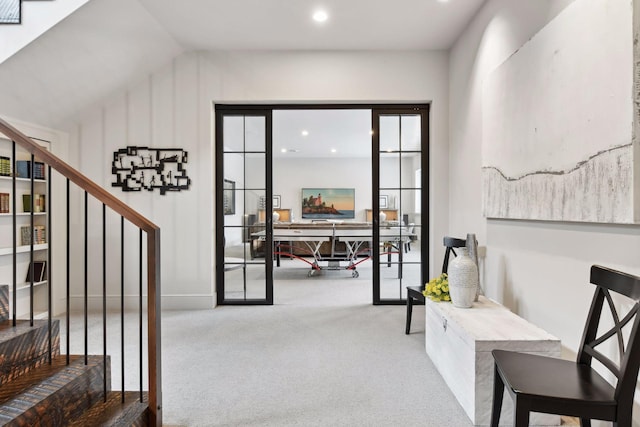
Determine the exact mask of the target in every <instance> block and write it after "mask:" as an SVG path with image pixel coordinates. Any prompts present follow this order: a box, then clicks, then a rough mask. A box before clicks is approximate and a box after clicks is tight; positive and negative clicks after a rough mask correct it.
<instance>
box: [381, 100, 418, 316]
mask: <svg viewBox="0 0 640 427" xmlns="http://www.w3.org/2000/svg"><path fill="white" fill-rule="evenodd" d="M429 107H430V105H429V104H416V105H409V106H407V105H392V106H374V107H373V108H372V109H371V123H372V130H373V135H372V138H371V157H372V159H371V160H372V178H371V179H372V181H371V183H372V191H371V197H372V199H373V201H372V206H371V208H372V215H373V217H372V221H373V225H374V226H373V240H372V241H373V242H379V241H380V205H379V204H378V203H377V202H375V201H376V200H379V196H380V120H379V118H380V116H382V115H400V116H402V115H417V114H418V115H420V118H421V129H420V132H421V135H420V137H421V142H422V144H421V147H420V150H421V156H420V164H421V168H422V170H423V171H426V173H422V174H421V180H422V182H421V183H420V187H421V188H420V191H421V193H420V194H421V199H420V202H421V206H420V212H421V217H422V219H421V222H420V251H421V252H420V256H421V261H422V262H421V265H420V267H421V268H420V281H421V283H425V281H426V280H425V279H426V278H427V277H429V111H430V109H429ZM400 152H402V149H401V147H400ZM403 189H404V190H416V188H413V189H411V188H402V187H400V188H398V189H397V190H398V191H400V192H402V190H403ZM371 249H372V254H373V261H374V267H373V304H374V305H404V304H406V302H407V300H406V298H404V299H403V298H398V299H382V298H380V245H371ZM399 250H400V251H402V250H403V248H402V247H400V248H399ZM398 268H402V265H399V266H398ZM421 283H412V284H411V286H415V285H420V284H421Z"/></svg>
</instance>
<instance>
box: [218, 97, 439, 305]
mask: <svg viewBox="0 0 640 427" xmlns="http://www.w3.org/2000/svg"><path fill="white" fill-rule="evenodd" d="M214 109H215V110H214V111H215V114H214V117H215V129H216V131H215V166H216V173H215V183H214V184H215V200H216V212H215V218H216V225H215V230H214V233H215V235H214V238H215V242H216V285H215V286H216V294H217V303H218V305H273V263H270V262H266V260H269V259H272V257H273V254H272V249H271V248H272V239H273V233H272V226H273V221H272V219H271V216H270V215H266V216H265V221H266V229H267V233H266V234H267V240H266V242H265V267H266V296H267V298H266V299H265V300H225V298H224V226H223V225H224V214H223V210H222V206H223V198H222V182H223V180H224V176H223V175H224V171H223V159H224V155H223V147H222V140H223V135H222V130H223V127H222V126H221V125H220V124H221V123H222V117H223V115H242V116H250V115H263V114H264V115H266V117H267V123H266V127H267V129H266V131H267V133H266V141H265V143H266V147H265V151H266V157H267V158H266V175H267V176H266V177H265V184H266V201H267V206H265V210H266V212H270V211H271V210H272V207H273V206H272V200H273V198H272V194H273V181H272V179H273V177H272V161H273V151H272V150H273V147H272V145H273V140H272V137H273V135H272V132H273V128H272V115H273V110H355V109H358V110H371V126H372V130H373V135H372V139H371V144H372V151H371V156H372V176H371V180H372V181H371V182H372V195H371V196H372V202H371V207H372V214H373V218H372V221H373V241H378V240H379V237H380V230H379V213H380V207H379V204H378V203H377V201H378V200H379V195H380V189H379V179H380V173H379V167H380V150H379V123H378V121H377V120H375V117H376V114H380V113H382V114H402V113H406V114H414V115H415V114H420V115H421V117H422V129H421V132H422V156H421V164H422V170H423V173H422V183H421V187H422V188H421V191H422V193H421V195H422V198H421V203H422V205H421V213H422V221H421V225H422V226H421V229H420V243H421V257H422V265H421V276H422V277H421V280H422V282H424V281H425V278H426V277H429V146H430V140H429V112H430V104H429V103H411V104H409V103H398V104H393V103H391V104H390V103H380V104H374V103H363V104H359V103H345V104H307V103H301V104H270V103H267V104H224V103H221V104H214ZM425 171H426V173H425ZM377 239H378V240H377ZM372 248H373V251H372V253H373V259H372V261H373V263H374V268H373V286H372V294H373V295H372V297H373V298H372V300H373V304H374V305H400V304H404V303H405V301H406V300H400V299H399V300H382V299H381V298H380V256H379V251H380V248H379V247H378V245H372Z"/></svg>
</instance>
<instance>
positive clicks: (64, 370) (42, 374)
mask: <svg viewBox="0 0 640 427" xmlns="http://www.w3.org/2000/svg"><path fill="white" fill-rule="evenodd" d="M88 363H89V364H88V366H85V365H84V356H70V361H69V365H67V362H66V356H56V357H54V358H53V359H52V361H51V364H48V363H46V364H44V365H42V366H38V367H37V368H34V369H33V370H31V371H29V372H27V373H26V374H24V375H21V376H19V377H18V378H16V379H14V380H11V381H9V382H8V383H6V384H4V385H3V386H2V387H0V409H1V408H2V407H3V406H4V405H5V404H6V403H7V402H9V401H11V400H14V399H21V398H23V396H22V395H24V394H26V393H29V394H30V395H31V394H32V393H33V394H42V393H43V392H44V387H39V386H40V384H41V383H42V382H43V381H44V380H46V379H50V378H55V377H56V376H63V375H65V374H66V375H68V374H69V373H73V372H74V371H76V372H79V371H83V370H85V369H87V368H88V367H93V366H95V365H98V364H101V363H102V356H89V357H88Z"/></svg>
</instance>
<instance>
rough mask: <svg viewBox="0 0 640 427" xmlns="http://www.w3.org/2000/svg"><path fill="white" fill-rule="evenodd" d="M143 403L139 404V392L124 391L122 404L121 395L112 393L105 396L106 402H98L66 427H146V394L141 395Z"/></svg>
mask: <svg viewBox="0 0 640 427" xmlns="http://www.w3.org/2000/svg"><path fill="white" fill-rule="evenodd" d="M143 399H144V402H140V392H135V391H126V392H125V401H124V403H122V393H121V392H119V391H112V392H109V393H108V394H107V401H106V402H99V403H96V404H95V405H93V406H92V407H91V408H89V409H88V410H87V411H85V413H84V414H82V416H80V417H79V418H77V419H76V420H75V421H73V422H72V423H70V424H69V425H68V427H81V426H113V427H118V426H122V427H124V426H127V427H129V426H146V425H147V422H146V420H147V411H148V408H149V406H148V404H147V402H148V393H146V392H145V393H143Z"/></svg>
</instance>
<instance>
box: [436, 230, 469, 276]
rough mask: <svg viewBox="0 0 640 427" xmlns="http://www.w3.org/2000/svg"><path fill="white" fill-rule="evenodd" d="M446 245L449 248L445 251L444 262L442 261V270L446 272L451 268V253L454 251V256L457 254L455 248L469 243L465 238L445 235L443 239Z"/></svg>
mask: <svg viewBox="0 0 640 427" xmlns="http://www.w3.org/2000/svg"><path fill="white" fill-rule="evenodd" d="M442 242H443V243H444V246H445V247H446V248H447V249H446V250H445V252H444V262H443V263H442V272H443V273H446V272H447V269H448V268H449V255H450V254H451V252H453V256H457V254H456V251H455V250H454V248H462V247H464V246H466V245H467V241H466V240H465V239H458V238H456V237H445V238H444V239H442Z"/></svg>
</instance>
